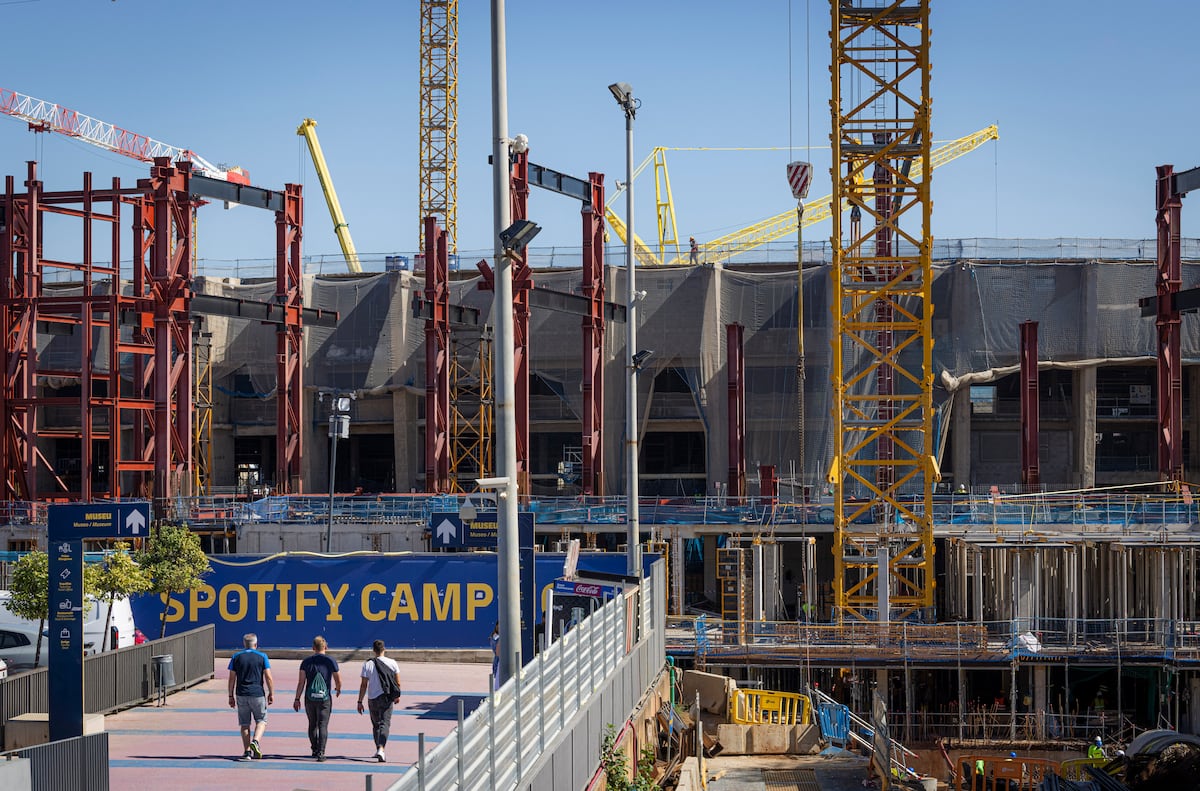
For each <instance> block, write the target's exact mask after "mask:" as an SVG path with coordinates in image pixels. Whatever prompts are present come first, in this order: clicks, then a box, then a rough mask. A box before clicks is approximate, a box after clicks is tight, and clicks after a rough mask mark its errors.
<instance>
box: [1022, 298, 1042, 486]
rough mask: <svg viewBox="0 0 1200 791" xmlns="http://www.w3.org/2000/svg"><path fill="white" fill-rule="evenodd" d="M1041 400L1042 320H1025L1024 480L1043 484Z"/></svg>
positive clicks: (1023, 352) (1023, 357)
mask: <svg viewBox="0 0 1200 791" xmlns="http://www.w3.org/2000/svg"><path fill="white" fill-rule="evenodd" d="M1040 422H1041V410H1040V404H1039V403H1038V323H1037V322H1036V321H1023V322H1021V483H1023V484H1025V485H1026V486H1037V485H1038V484H1039V483H1041V464H1040V460H1039V458H1038V434H1039V432H1040V431H1041V426H1040Z"/></svg>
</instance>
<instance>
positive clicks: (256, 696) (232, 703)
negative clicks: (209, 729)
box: [229, 633, 275, 761]
mask: <svg viewBox="0 0 1200 791" xmlns="http://www.w3.org/2000/svg"><path fill="white" fill-rule="evenodd" d="M242 645H244V646H245V648H244V649H243V650H241V651H238V652H237V653H236V654H234V655H233V656H232V657H230V659H229V708H231V709H232V708H236V709H237V713H238V727H239V728H241V731H242V760H243V761H250V760H253V759H255V758H262V749H261V748H260V747H259V746H258V742H259V740H260V739H262V736H263V733H265V732H266V730H267V705H268V704H271V703H274V702H275V680H274V679H273V678H271V660H270V659H268V658H267V655H266V654H264V653H263V652H262V651H259V650H258V635H256V634H253V633H251V634H247V635H245V636H243V637H242ZM252 718H253V720H254V731H253V733H251V731H250V720H251V719H252Z"/></svg>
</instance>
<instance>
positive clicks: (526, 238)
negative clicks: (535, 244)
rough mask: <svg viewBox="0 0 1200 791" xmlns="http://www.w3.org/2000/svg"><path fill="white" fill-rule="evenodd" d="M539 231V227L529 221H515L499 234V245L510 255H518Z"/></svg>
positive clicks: (540, 229)
mask: <svg viewBox="0 0 1200 791" xmlns="http://www.w3.org/2000/svg"><path fill="white" fill-rule="evenodd" d="M541 231H542V228H541V226H539V225H538V224H537V223H535V222H533V221H531V220H517V221H516V222H514V223H513V224H512V225H510V226H508V227H507V228H505V229H504V230H503V231H501V232H500V244H501V245H503V246H504V249H505V250H506V251H508V252H510V253H520V252H521V251H522V250H524V249H525V248H526V247H527V246H528V245H529V243H530V242H532V241H533V237H535V236H537V235H538V234H539V233H541Z"/></svg>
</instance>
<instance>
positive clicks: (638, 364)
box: [632, 349, 654, 371]
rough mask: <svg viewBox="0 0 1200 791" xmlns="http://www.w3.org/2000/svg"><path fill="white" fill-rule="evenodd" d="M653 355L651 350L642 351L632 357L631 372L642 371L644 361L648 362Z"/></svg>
mask: <svg viewBox="0 0 1200 791" xmlns="http://www.w3.org/2000/svg"><path fill="white" fill-rule="evenodd" d="M653 354H654V350H653V349H642V350H641V351H639V352H638V353H637V354H635V355H633V358H632V362H633V370H635V371H640V370H642V366H643V365H645V364H646V361H647V360H649V359H650V357H651V356H652V355H653Z"/></svg>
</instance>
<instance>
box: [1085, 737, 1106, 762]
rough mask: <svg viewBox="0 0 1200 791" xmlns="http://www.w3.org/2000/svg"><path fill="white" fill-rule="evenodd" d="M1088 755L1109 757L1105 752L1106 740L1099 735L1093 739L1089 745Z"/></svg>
mask: <svg viewBox="0 0 1200 791" xmlns="http://www.w3.org/2000/svg"><path fill="white" fill-rule="evenodd" d="M1087 757H1088V758H1107V757H1108V756H1107V755H1106V754H1105V752H1104V740H1103V739H1101V738H1100V737H1099V736H1097V737H1096V738H1095V739H1094V740H1092V743H1091V744H1090V745H1088V751H1087Z"/></svg>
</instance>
